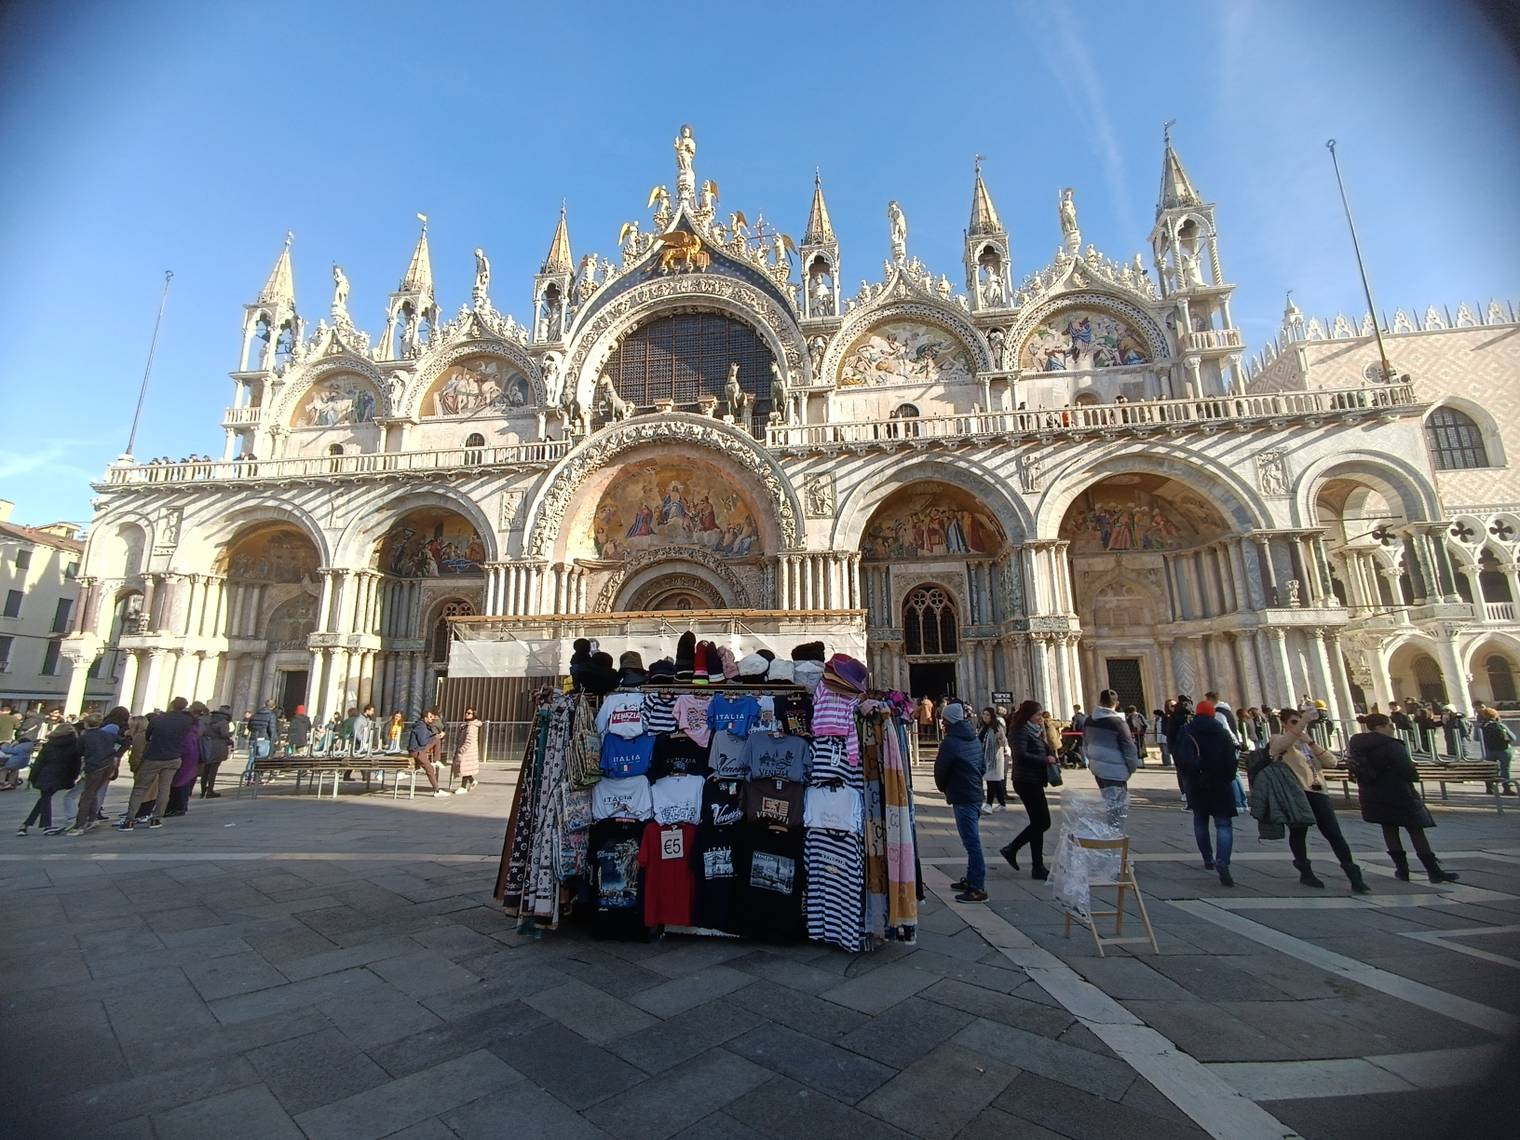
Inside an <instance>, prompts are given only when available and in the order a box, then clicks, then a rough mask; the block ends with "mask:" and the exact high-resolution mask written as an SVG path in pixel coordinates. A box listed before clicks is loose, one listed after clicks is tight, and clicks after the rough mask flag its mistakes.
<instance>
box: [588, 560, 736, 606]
mask: <svg viewBox="0 0 1520 1140" xmlns="http://www.w3.org/2000/svg"><path fill="white" fill-rule="evenodd" d="M662 562H688V563H696V564H697V565H698V566H701V567H702V568H703V569H704V570H706V571H707V572H708V573H710V574H711V575H712V576H713V577H714V578H716V579H718V581H720V582H722V583H723V588H724V589H725V590H727V591H728V596H729V597H731V598H732V599H733V605H734V607H735V608H737V609H748V608H750V607H751V599H750V591H749V590H748V589H747V588H746V587H745V585H744V583H743V582H742V581H740V579H739V576H738V575H737V574H735V573H734V571H733V568H732V567H730V566H729V565H728V564H727V563H726V562H725V561H724V560H723V559H722V558H720V557H719V556H718V555H716V554H714V553H713V552H712V551H710V550H708V549H707V548H706V547H702V546H661V547H654V548H651V549H649V550H643V551H638V552H636V553H634V554H631V555H629V557H628V558H627V559H626V560H625V561H624V562H623V563H622V565H621V566H619V567H618V568H617V570H616V571H615V572H614V573H613V574H612V576H611V577H609V578H608V579H607V581H606V583H605V584H603V586H602V588H601V591H600V592H599V593H598V594H597V598H596V608H597V610H598V611H600V612H603V613H606V612H608V611H610V610H611V609H612V607H613V605H614V604H615V603H616V601H617V596H618V593H619V592H620V591H621V590H622V588H623V583H625V582H627V581H628V580H629V579H630V578H633V577H635V576H637V575H638V574H641V573H642V572H643V571H645V570H647V569H648V568H649V567H651V566H654V565H657V564H659V563H662ZM692 580H693V581H695V582H699V583H701V586H702V589H701V591H700V592H702V593H704V594H705V593H710V592H711V591H712V588H713V582H712V581H711V580H710V579H705V578H693V579H692Z"/></svg>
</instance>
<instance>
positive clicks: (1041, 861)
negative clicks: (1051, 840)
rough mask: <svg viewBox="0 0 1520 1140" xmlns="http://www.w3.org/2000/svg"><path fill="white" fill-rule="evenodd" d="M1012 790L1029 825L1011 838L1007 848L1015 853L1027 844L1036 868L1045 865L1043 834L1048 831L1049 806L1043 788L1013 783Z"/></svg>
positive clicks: (1036, 785) (1038, 785)
mask: <svg viewBox="0 0 1520 1140" xmlns="http://www.w3.org/2000/svg"><path fill="white" fill-rule="evenodd" d="M1013 790H1014V792H1015V793H1017V795H1018V797H1019V802H1020V803H1022V804H1023V805H1024V810H1025V811H1026V812H1028V813H1029V823H1028V825H1027V826H1026V827H1025V828H1024V830H1023V831H1021V832H1019V833H1018V834H1017V835H1015V836H1014V837H1013V842H1012V843H1010V844H1009V845H1008V846H1009V847H1012V848H1013V849H1014V850H1015V851H1017V850H1018V849H1019V848H1020V847H1022V846H1024V844H1026V843H1027V844H1029V854H1030V857H1031V858H1032V859H1033V860H1034V865H1035V866H1036V867H1043V866H1044V865H1045V833H1046V832H1047V831H1049V830H1050V805H1049V804H1048V803H1046V802H1045V788H1044V787H1043V786H1042V785H1040V784H1021V783H1019V782H1018V781H1017V780H1015V781H1014V783H1013Z"/></svg>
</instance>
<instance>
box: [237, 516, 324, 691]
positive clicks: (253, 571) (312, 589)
mask: <svg viewBox="0 0 1520 1140" xmlns="http://www.w3.org/2000/svg"><path fill="white" fill-rule="evenodd" d="M320 561H321V556H320V554H319V553H318V551H317V548H316V546H315V545H313V543H312V541H311V539H310V538H308V537H307V536H306V534H305V532H303V531H302V530H301V529H300V528H299V527H296V526H294V525H292V524H286V523H255V524H254V525H252V526H250V527H247V528H244V529H243V530H241V531H239V532H238V533H237V534H235V535H234V536H233V538H232V540H231V541H230V542H228V543H227V545H226V547H224V549H223V552H222V555H221V558H220V559H219V566H220V567H221V570H222V573H223V574H224V575H225V577H226V581H227V606H226V616H225V618H224V619H223V627H222V630H221V631H220V632H221V633H222V635H223V636H225V637H226V638H227V639H228V640H229V642H232V643H233V644H234V645H235V646H237V647H238V649H235V650H234V651H232V652H229V653H228V654H227V655H226V656H225V657H224V658H223V665H222V676H221V678H220V681H219V683H218V685H217V693H218V697H219V701H220V702H225V703H228V704H231V705H232V706H233V711H234V712H235V713H241V712H242V711H243V710H245V709H252V708H257V707H258V706H259V705H260V704H261V703H263V702H264V701H265V700H267V699H271V698H272V699H273V700H274V701H275V703H276V704H277V705H278V706H279V707H280V709H281V711H282V712H283V713H284V714H285V715H286V716H289V715H290V714H291V713H292V712H294V711H295V707H296V706H297V705H300V704H306V703H307V698H308V696H309V695H310V685H311V650H310V649H309V647H308V644H307V642H308V639H309V638H310V636H311V635H312V633H314V632H315V631H316V628H317V609H318V602H319V600H320V598H321V594H322V589H321V583H320V580H319V578H318V577H317V567H318V565H319V564H320ZM244 647H246V648H244ZM238 650H241V651H238Z"/></svg>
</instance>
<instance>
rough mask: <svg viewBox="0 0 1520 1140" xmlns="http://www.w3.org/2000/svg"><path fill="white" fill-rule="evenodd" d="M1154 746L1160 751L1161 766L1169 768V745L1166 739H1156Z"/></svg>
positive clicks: (1170, 760) (1170, 762)
mask: <svg viewBox="0 0 1520 1140" xmlns="http://www.w3.org/2000/svg"><path fill="white" fill-rule="evenodd" d="M1156 748H1157V750H1158V751H1159V752H1160V753H1161V766H1162V767H1163V768H1170V767H1171V766H1172V750H1171V747H1170V746H1169V745H1168V744H1167V742H1166V741H1164V740H1158V741H1156Z"/></svg>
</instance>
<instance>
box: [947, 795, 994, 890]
mask: <svg viewBox="0 0 1520 1140" xmlns="http://www.w3.org/2000/svg"><path fill="white" fill-rule="evenodd" d="M950 806H951V808H952V809H953V810H954V812H955V830H956V831H958V832H960V836H961V846H962V847H964V848H965V849H966V885H967V886H968V887H970V888H971V889H972V890H973V891H981V890H985V889H986V888H987V861H986V860H985V859H983V858H982V805H981V804H951V805H950Z"/></svg>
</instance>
